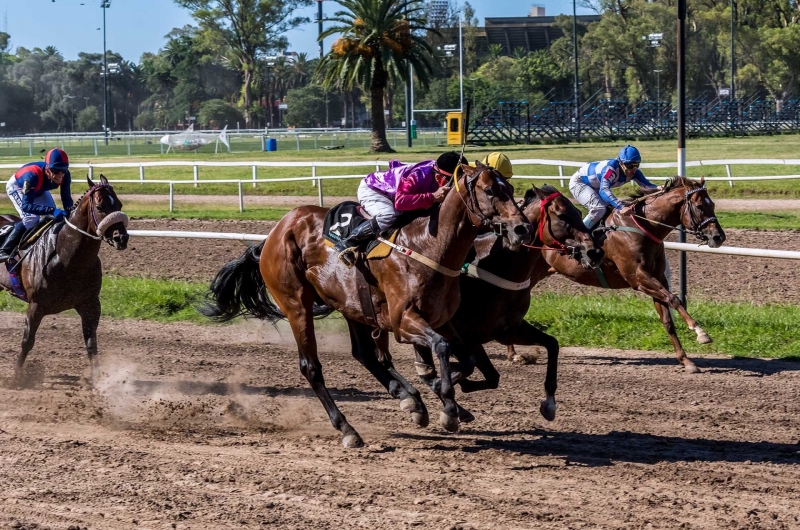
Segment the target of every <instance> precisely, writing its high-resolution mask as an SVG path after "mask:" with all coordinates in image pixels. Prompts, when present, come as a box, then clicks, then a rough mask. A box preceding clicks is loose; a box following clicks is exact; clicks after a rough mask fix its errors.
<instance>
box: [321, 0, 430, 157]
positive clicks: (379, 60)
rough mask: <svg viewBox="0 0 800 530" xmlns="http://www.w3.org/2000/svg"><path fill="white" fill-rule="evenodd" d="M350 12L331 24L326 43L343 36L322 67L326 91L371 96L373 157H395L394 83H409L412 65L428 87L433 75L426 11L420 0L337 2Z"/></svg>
mask: <svg viewBox="0 0 800 530" xmlns="http://www.w3.org/2000/svg"><path fill="white" fill-rule="evenodd" d="M336 2H337V3H338V4H339V5H341V6H342V7H344V8H345V9H346V11H338V12H336V14H335V15H334V17H333V18H331V19H329V20H330V21H332V22H334V25H333V26H331V27H329V28H328V29H327V30H326V31H325V32H324V33H323V34H322V35H321V37H320V38H325V37H330V36H331V35H336V34H341V37H340V38H339V39H338V40H336V42H334V44H333V46H332V48H331V51H330V52H329V53H328V54H326V55H325V56H324V57H323V59H322V61H320V64H319V66H318V67H317V75H318V76H319V78H321V79H322V82H323V84H324V85H325V87H326V88H331V87H335V88H339V89H343V90H347V89H351V88H353V87H354V86H355V85H359V86H360V87H362V88H363V89H364V90H365V91H367V90H368V91H369V101H370V105H369V106H370V113H371V116H372V145H371V150H372V151H373V152H393V150H392V148H391V147H390V146H389V142H388V141H387V139H386V122H385V119H384V114H383V109H384V106H383V100H384V92H385V91H386V86H387V84H388V83H389V80H390V77H394V78H395V79H404V78H405V77H406V72H408V64H409V63H410V64H411V65H412V67H413V68H414V72H415V74H416V75H417V78H418V79H419V81H420V83H421V84H422V85H423V86H424V85H427V83H428V80H429V76H430V73H431V72H432V70H433V65H432V55H433V51H432V50H431V47H430V45H429V44H428V43H427V42H426V41H425V40H424V39H423V38H422V37H420V36H419V32H420V31H422V30H424V29H425V26H426V20H425V16H424V5H423V4H422V3H421V2H419V1H418V0H336Z"/></svg>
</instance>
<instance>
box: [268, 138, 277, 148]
mask: <svg viewBox="0 0 800 530" xmlns="http://www.w3.org/2000/svg"><path fill="white" fill-rule="evenodd" d="M277 150H278V139H277V138H267V151H277Z"/></svg>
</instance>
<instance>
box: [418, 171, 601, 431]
mask: <svg viewBox="0 0 800 530" xmlns="http://www.w3.org/2000/svg"><path fill="white" fill-rule="evenodd" d="M522 208H523V213H524V214H525V217H527V218H528V220H529V221H530V222H531V224H532V225H533V226H536V227H538V229H537V230H536V239H535V242H534V243H533V244H532V245H525V248H523V249H521V250H517V249H514V248H511V247H510V246H509V245H508V244H507V243H506V242H505V241H504V240H502V239H500V238H497V237H495V236H494V235H491V234H490V235H487V236H482V237H479V238H478V239H476V240H475V244H474V248H475V250H476V257H475V259H474V260H473V261H472V264H473V265H475V266H477V267H478V268H479V269H480V270H481V271H486V272H488V273H490V274H492V275H494V276H497V277H499V278H502V279H503V280H506V281H508V282H510V283H511V284H516V285H500V286H498V285H497V284H498V283H500V282H497V281H494V283H490V281H486V280H483V279H479V278H475V277H471V276H467V275H464V276H462V277H461V305H460V306H459V307H458V311H456V314H455V315H454V316H453V319H452V320H451V321H450V322H451V323H452V324H453V326H454V327H455V330H456V332H457V333H458V336H459V338H460V339H461V340H460V343H459V344H457V345H454V348H453V353H454V355H455V356H456V358H457V359H458V360H459V362H458V364H457V365H456V364H455V363H454V365H453V370H456V371H457V372H459V374H460V376H461V378H460V379H459V381H458V384H459V386H461V389H462V390H463V391H464V392H475V391H478V390H485V389H494V388H497V386H498V384H499V382H500V374H499V373H498V372H497V370H496V369H495V368H494V366H493V365H492V362H491V361H490V360H489V357H488V355H487V354H486V350H484V348H483V344H486V343H487V342H489V341H493V340H494V341H497V342H499V343H501V344H524V345H533V344H538V345H541V346H544V347H545V348H546V349H547V375H546V377H545V383H544V387H545V393H546V399H545V400H544V401H542V402H541V405H540V407H539V410H540V412H541V413H542V416H544V417H545V418H546V419H547V420H549V421H552V420H553V419H554V418H555V412H556V402H555V393H556V386H557V378H558V341H557V340H556V339H555V338H554V337H552V336H550V335H548V334H546V333H544V332H543V331H541V330H539V329H538V328H536V327H534V326H533V325H531V324H529V323H528V322H526V321H525V314H526V313H527V312H528V309H529V308H530V305H531V287H532V286H533V285H535V284H536V283H537V282H538V281H539V280H541V279H542V277H543V276H544V275H542V274H538V276H536V275H534V273H535V272H536V270H537V269H539V270H541V269H542V267H537V264H543V265H545V266H544V271H545V272H546V271H547V269H548V267H549V266H547V262H546V261H545V260H544V259H543V258H542V254H548V253H554V254H559V253H560V254H562V255H564V256H565V259H569V260H570V261H571V262H572V263H573V264H574V265H575V266H576V267H584V268H589V269H591V268H592V267H595V266H597V265H598V264H599V263H600V260H601V258H602V257H603V251H602V250H601V249H599V248H597V249H595V246H594V241H593V240H592V238H591V236H590V234H589V230H588V229H587V228H586V226H585V225H584V224H583V221H582V219H581V212H580V210H578V209H577V208H576V207H575V206H574V205H573V204H572V203H571V202H570V201H569V199H567V198H566V197H564V196H563V195H562V194H561V193H560V192H559V191H558V190H557V189H555V188H553V187H552V186H548V185H545V186H543V187H542V188H541V189H539V188H536V187H534V188H533V189H531V190H529V191H528V192H527V193H526V194H525V200H524V201H523V205H522ZM571 258H574V259H571ZM416 350H417V364H416V367H417V373H418V374H419V376H420V378H421V379H422V380H423V381H424V382H426V383H427V384H428V385H430V386H431V388H432V389H433V390H434V392H437V391H438V390H439V381H438V379H437V378H436V377H435V376H436V373H435V370H434V369H433V366H432V358H431V353H430V350H427V349H425V348H421V347H416ZM475 367H477V368H478V370H479V371H480V372H481V373H482V374H483V376H484V380H483V381H471V380H469V379H466V378H467V377H468V376H469V375H470V374H471V373H472V371H473V369H474V368H475ZM459 413H460V415H461V420H462V421H471V420H472V419H473V418H472V415H471V414H470V413H469V412H467V411H466V410H464V409H460V410H459Z"/></svg>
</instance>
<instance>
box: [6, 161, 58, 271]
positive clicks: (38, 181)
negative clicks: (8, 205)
mask: <svg viewBox="0 0 800 530" xmlns="http://www.w3.org/2000/svg"><path fill="white" fill-rule="evenodd" d="M71 182H72V178H71V176H70V173H69V157H67V153H65V152H64V151H63V150H61V149H51V150H49V151H48V152H47V154H46V155H45V156H44V162H31V163H29V164H25V165H24V166H22V167H21V168H20V169H19V170H18V171H17V172H16V173H14V175H13V176H12V177H11V178H10V179H9V180H8V184H6V193H8V196H9V197H10V198H11V202H12V203H13V204H14V208H16V209H17V212H19V215H20V217H22V221H19V222H18V223H17V224H16V225H14V230H13V231H12V232H11V233H10V234H9V235H8V237H7V238H6V241H5V243H3V246H2V248H0V263H3V262H5V261H7V260H8V258H9V257H11V253H12V252H13V251H14V249H15V248H16V247H17V245H18V244H19V240H20V239H21V238H22V234H23V233H25V230H26V229H28V228H32V227H34V226H36V223H38V222H39V216H41V215H52V216H54V217H55V218H56V219H58V220H61V219H65V218H66V217H67V212H66V211H64V210H69V209H70V208H72V204H73V201H72V195H71V193H70V184H71ZM56 188H61V192H60V193H61V205H62V206H63V208H64V210H62V209H59V208H56V205H55V202H53V197H52V196H51V195H50V190H54V189H56Z"/></svg>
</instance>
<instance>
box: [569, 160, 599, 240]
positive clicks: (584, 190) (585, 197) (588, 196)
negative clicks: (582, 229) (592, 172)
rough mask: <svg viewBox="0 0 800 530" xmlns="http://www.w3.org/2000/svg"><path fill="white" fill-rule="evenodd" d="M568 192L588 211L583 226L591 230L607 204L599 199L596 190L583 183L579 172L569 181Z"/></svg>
mask: <svg viewBox="0 0 800 530" xmlns="http://www.w3.org/2000/svg"><path fill="white" fill-rule="evenodd" d="M569 192H570V193H572V196H573V197H575V199H576V200H577V201H578V202H579V203H581V204H582V205H583V206H584V207H586V209H587V210H589V213H588V214H587V215H586V217H584V218H583V224H584V225H586V228H593V227H594V226H595V225H596V224H597V223H599V222H600V219H602V218H603V214H604V213H605V212H606V207H607V206H608V203H607V202H606V201H604V200H603V198H602V197H600V194H599V193H598V192H597V190H596V189H594V188H593V187H591V186H589V185H587V184H584V183H583V181H582V180H581V175H580V173H579V172H576V173H575V174H574V175H572V178H570V179H569Z"/></svg>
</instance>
